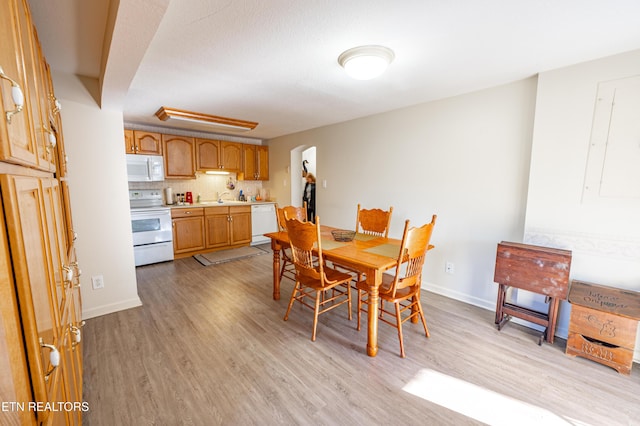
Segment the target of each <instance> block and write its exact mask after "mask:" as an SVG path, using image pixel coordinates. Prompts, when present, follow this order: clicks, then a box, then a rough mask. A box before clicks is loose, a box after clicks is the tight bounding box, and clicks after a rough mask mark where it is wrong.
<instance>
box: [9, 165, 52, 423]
mask: <svg viewBox="0 0 640 426" xmlns="http://www.w3.org/2000/svg"><path fill="white" fill-rule="evenodd" d="M0 184H1V185H2V201H3V205H4V206H5V209H4V210H5V212H4V213H5V217H6V221H7V232H8V235H9V245H10V248H11V252H12V255H13V258H14V263H13V266H14V276H15V281H16V289H17V296H18V305H19V306H20V316H21V321H22V325H23V331H24V339H25V344H26V349H27V359H28V363H29V370H30V373H31V386H32V389H33V394H34V398H35V401H37V402H56V401H60V400H61V399H58V398H61V397H64V391H63V390H62V388H63V386H64V385H63V382H64V379H63V375H62V370H63V366H62V364H58V365H57V366H56V362H55V356H52V353H53V354H55V353H56V352H58V353H60V352H61V351H63V350H64V348H65V343H64V340H63V339H64V338H63V333H62V329H61V326H60V317H59V310H58V309H57V308H56V305H57V301H56V300H55V297H54V296H53V294H54V290H53V289H54V288H55V279H54V277H53V274H52V270H53V269H54V268H53V263H52V261H51V253H50V245H49V241H48V240H49V238H51V235H50V233H49V230H48V224H47V222H48V221H52V220H53V218H51V217H47V208H46V200H45V195H44V192H43V190H42V186H41V183H40V181H39V179H38V178H35V177H25V176H8V175H0ZM37 416H38V419H39V420H41V421H42V420H46V417H47V413H44V412H39V413H38V414H37Z"/></svg>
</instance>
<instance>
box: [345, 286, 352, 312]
mask: <svg viewBox="0 0 640 426" xmlns="http://www.w3.org/2000/svg"><path fill="white" fill-rule="evenodd" d="M345 287H346V288H347V299H348V300H349V301H348V302H347V305H349V321H351V320H352V319H353V313H352V312H351V308H352V305H351V285H350V284H349V283H347V285H346V286H345Z"/></svg>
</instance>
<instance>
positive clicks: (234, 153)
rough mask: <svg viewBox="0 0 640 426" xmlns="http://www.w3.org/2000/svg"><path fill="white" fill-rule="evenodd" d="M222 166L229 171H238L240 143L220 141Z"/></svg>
mask: <svg viewBox="0 0 640 426" xmlns="http://www.w3.org/2000/svg"><path fill="white" fill-rule="evenodd" d="M220 157H221V158H222V168H223V169H225V170H227V171H230V172H239V171H240V170H241V168H242V144H241V143H234V142H224V141H222V142H220Z"/></svg>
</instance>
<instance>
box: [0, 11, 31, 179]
mask: <svg viewBox="0 0 640 426" xmlns="http://www.w3.org/2000/svg"><path fill="white" fill-rule="evenodd" d="M21 4H22V3H21V1H20V5H21ZM18 10H19V4H18V2H17V0H10V1H2V2H0V67H2V70H3V71H4V77H0V98H1V99H0V159H1V160H2V161H7V162H11V163H15V164H23V165H28V166H34V167H37V166H38V147H37V143H36V140H35V138H33V137H31V134H32V132H33V130H32V127H31V124H30V123H31V105H30V97H29V95H28V93H27V84H26V82H27V79H26V75H25V74H26V73H25V71H24V67H23V65H22V60H21V58H22V52H23V50H24V49H23V44H22V42H21V38H20V27H17V26H16V25H15V23H16V22H17V21H18V16H19V11H18ZM12 90H13V91H16V92H17V91H18V90H19V91H21V92H22V94H23V95H24V105H23V106H22V109H21V111H17V108H16V104H15V103H14V99H13V97H12ZM7 113H8V114H9V118H7Z"/></svg>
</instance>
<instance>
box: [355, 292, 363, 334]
mask: <svg viewBox="0 0 640 426" xmlns="http://www.w3.org/2000/svg"><path fill="white" fill-rule="evenodd" d="M356 293H357V294H358V305H357V308H358V323H357V324H356V330H358V331H360V316H361V314H362V297H360V290H359V289H356Z"/></svg>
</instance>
